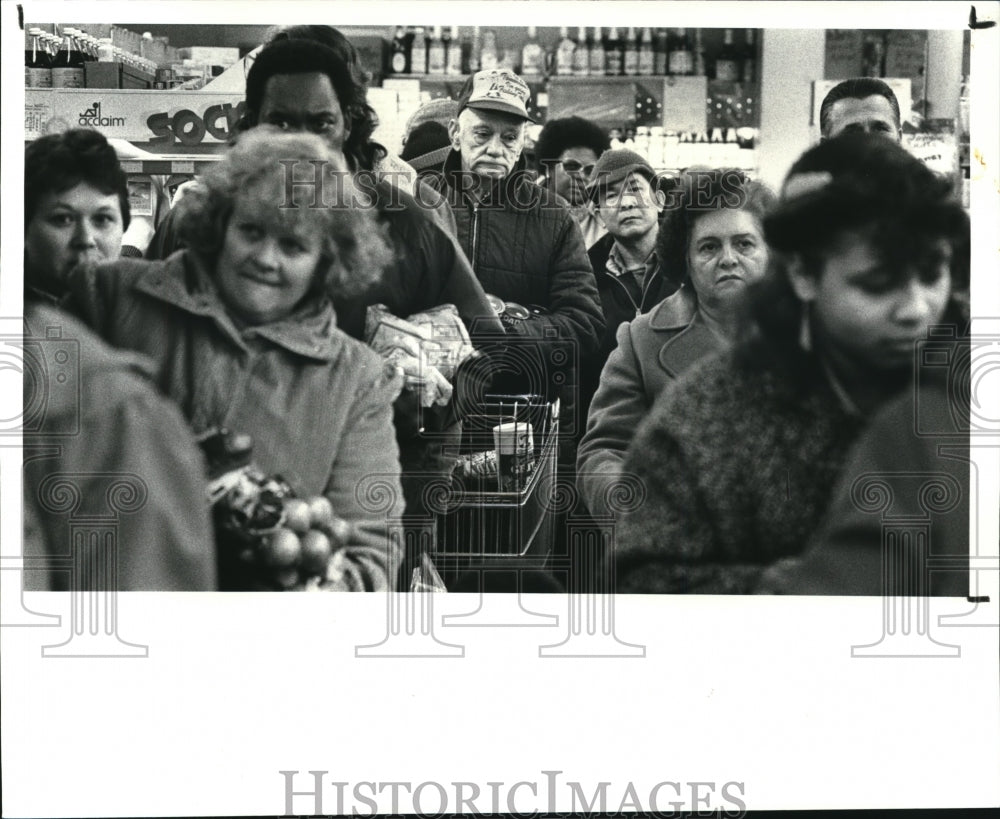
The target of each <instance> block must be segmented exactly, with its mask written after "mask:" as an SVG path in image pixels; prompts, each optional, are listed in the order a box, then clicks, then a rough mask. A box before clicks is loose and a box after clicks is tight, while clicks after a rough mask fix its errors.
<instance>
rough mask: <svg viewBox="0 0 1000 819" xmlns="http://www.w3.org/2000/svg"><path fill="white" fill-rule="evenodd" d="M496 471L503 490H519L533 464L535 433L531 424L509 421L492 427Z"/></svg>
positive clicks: (523, 484)
mask: <svg viewBox="0 0 1000 819" xmlns="http://www.w3.org/2000/svg"><path fill="white" fill-rule="evenodd" d="M493 444H494V447H495V448H496V453H497V473H498V477H499V483H500V489H501V491H503V492H519V491H520V490H521V489H522V488H523V487H524V486H525V484H527V482H528V477H529V476H530V475H531V471H532V469H533V468H534V466H535V458H534V452H535V433H534V429H532V426H531V424H529V423H526V422H524V421H520V422H519V421H509V422H507V423H503V424H497V425H496V426H495V427H493Z"/></svg>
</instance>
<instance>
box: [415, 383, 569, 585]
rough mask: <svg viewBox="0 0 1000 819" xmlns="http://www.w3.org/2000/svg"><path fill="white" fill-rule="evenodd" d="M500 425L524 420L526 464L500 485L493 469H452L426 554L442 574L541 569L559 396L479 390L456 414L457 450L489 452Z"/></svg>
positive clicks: (549, 533)
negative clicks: (471, 405)
mask: <svg viewBox="0 0 1000 819" xmlns="http://www.w3.org/2000/svg"><path fill="white" fill-rule="evenodd" d="M499 424H514V425H517V427H518V428H524V427H526V426H527V425H530V429H531V432H532V436H531V437H532V439H533V440H532V444H531V458H530V460H529V462H530V463H531V464H532V465H531V468H530V471H528V472H527V473H526V474H522V475H520V476H518V477H516V478H513V479H508V480H507V481H506V484H507V485H506V486H503V488H501V483H500V481H499V480H498V478H497V476H496V475H495V474H490V475H485V476H472V477H468V476H466V477H461V476H460V475H458V474H457V473H456V475H455V476H453V478H452V484H451V489H450V492H449V493H448V497H447V498H446V499H444V501H443V503H442V505H441V509H442V511H440V512H439V513H438V514H437V516H436V517H437V519H436V527H435V528H436V532H435V542H434V547H433V549H434V551H433V553H432V557H433V560H434V563H435V565H436V566H438V567H439V569H440V570H441V572H442V575H443V576H445V578H446V580H447V578H448V577H454V576H455V574H456V573H458V572H461V571H463V570H467V569H487V568H505V569H522V568H525V569H526V568H534V569H540V568H542V567H543V566H544V565H545V562H546V560H547V558H548V556H549V554H550V552H551V551H552V544H553V540H554V534H555V532H554V523H555V521H554V517H553V514H552V506H553V500H554V498H555V493H556V456H557V454H558V449H559V447H558V444H559V401H558V399H556V400H553V401H547V400H545V399H544V398H543V397H541V396H538V395H518V396H514V395H486V396H484V399H483V402H482V403H481V404H480V405H479V406H478V407H477V411H476V412H473V413H470V414H467V415H466V416H465V417H464V418H463V426H464V429H463V435H462V448H461V453H462V454H464V455H473V454H474V453H475V454H478V455H479V456H485V455H486V454H487V453H491V452H495V442H494V431H493V430H494V427H496V426H497V425H499ZM521 425H524V427H521ZM499 460H500V458H499V456H496V461H499ZM503 471H504V470H503V466H502V465H500V472H501V474H503Z"/></svg>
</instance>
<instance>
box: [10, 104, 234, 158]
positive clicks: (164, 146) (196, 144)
mask: <svg viewBox="0 0 1000 819" xmlns="http://www.w3.org/2000/svg"><path fill="white" fill-rule="evenodd" d="M244 108H245V104H244V102H243V94H242V93H240V94H230V93H211V92H209V91H167V90H164V91H140V90H134V91H133V90H113V89H95V88H73V89H65V88H63V89H46V88H28V89H26V90H25V112H24V137H25V139H28V140H30V139H35V138H37V137H39V136H42V135H43V134H47V133H58V132H60V131H65V130H67V129H68V128H95V129H97V130H98V131H100V132H101V133H103V134H104V135H105V136H106V137H108V138H117V139H124V140H128V141H129V142H132V143H133V144H135V145H138V146H140V147H143V148H145V149H146V150H150V151H152V152H154V153H163V152H174V153H177V152H180V153H185V152H189V153H194V152H197V151H198V150H199V149H201V148H203V147H205V148H211V146H212V145H213V144H216V145H217V144H221V143H225V142H227V141H228V140H229V138H230V136H231V134H232V133H233V129H234V128H235V126H236V123H237V122H238V120H239V118H240V117H241V116H242V115H243V111H244Z"/></svg>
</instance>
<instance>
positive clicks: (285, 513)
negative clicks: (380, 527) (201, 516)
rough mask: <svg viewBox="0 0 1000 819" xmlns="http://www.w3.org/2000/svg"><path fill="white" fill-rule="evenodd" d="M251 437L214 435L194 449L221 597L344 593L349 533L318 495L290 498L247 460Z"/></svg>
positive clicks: (285, 487)
mask: <svg viewBox="0 0 1000 819" xmlns="http://www.w3.org/2000/svg"><path fill="white" fill-rule="evenodd" d="M248 440H249V436H246V435H237V434H234V433H232V432H230V431H228V430H225V429H217V430H212V431H211V432H210V433H208V434H206V435H204V436H202V438H201V439H200V443H201V446H202V450H203V451H204V452H205V455H206V458H207V460H208V463H209V477H210V483H209V490H208V495H209V498H208V499H209V502H210V503H211V504H212V518H213V523H214V527H215V536H216V548H217V552H218V558H219V585H220V588H221V589H222V590H223V591H284V590H290V591H348V590H350V586H349V584H348V583H347V581H346V579H345V578H346V576H347V575H346V573H345V571H344V561H345V557H344V553H343V549H344V547H345V546H347V545H348V544H349V543H350V542H351V541H352V539H353V537H354V528H353V526H352V524H350V523H349V522H348V521H345V520H342V519H341V518H338V517H337V515H336V514H335V513H334V510H333V506H332V504H331V503H330V501H329V500H328V499H327V498H325V497H323V496H317V497H313V498H300V497H296V495H295V492H294V490H293V489H292V487H291V486H290V485H289V484H288V483H287V482H286V481H285V480H284V479H283V478H281V476H279V475H265V474H264V473H263V472H261V471H260V470H259V469H257V468H256V467H255V466H254V465H253V464H252V463H251V462H250V452H251V447H252V442H250V443H249V444H248V443H247V441H248Z"/></svg>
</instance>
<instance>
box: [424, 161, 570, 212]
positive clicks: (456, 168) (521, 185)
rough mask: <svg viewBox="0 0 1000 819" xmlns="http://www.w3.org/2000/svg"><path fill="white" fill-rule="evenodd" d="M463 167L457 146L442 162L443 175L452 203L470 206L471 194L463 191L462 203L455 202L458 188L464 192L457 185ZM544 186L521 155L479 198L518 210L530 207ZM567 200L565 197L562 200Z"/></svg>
mask: <svg viewBox="0 0 1000 819" xmlns="http://www.w3.org/2000/svg"><path fill="white" fill-rule="evenodd" d="M461 170H462V155H461V153H459V152H458V151H456V150H455V149H453V148H452V149H450V150H449V151H448V154H447V156H446V157H445V160H444V164H443V165H441V176H442V177H443V179H444V182H445V184H446V185H447V186H448V187H449V188H450V189H451V191H452V194H451V195H450V196H449V202H450V204H451V206H452V207H455V206H456V204H458V205H463V204H464V205H468V204H470V202H471V201H472V200H471V199H470V197H469V195H468V194H466V193H464V192H463V193H462V200H463V201H462V202H455V201H454V199H455V196H456V194H457V193H458V191H464V189H463V187H462V186H461V185H460V184H458V181H457V180H456V178H455V177H456V175H457V174H459V173H461ZM544 191H545V189H544V188H541V187H539V186H538V185H536V184H535V182H534V179H533V178H532V176H531V174H530V173H529V172H528V161H527V160H526V159H525V158H524V155H523V154H522V155H521V156H520V157H518V160H517V162H516V163H515V165H514V168H513V170H511V172H510V173H509V174H507V176H505V177H504V178H503V179H501V180H498V181H496V182H494V183H493V184H492V185H491V186H490V187H489V188H487V189H486V190H484V191H482V192H481V193H480V201H481V203H482V204H484V205H487V206H490V205H492V206H494V207H497V206H499V207H502V206H504V205H505V204H506V203H508V202H510V203H512V204H514V206H515V207H516V208H517V209H519V210H524V209H530V208H532V207H533V206H534V204H535V203H536V202H537V201H538V200H540V199H541V198H542V196H543V193H544ZM562 201H565V200H562Z"/></svg>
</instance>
